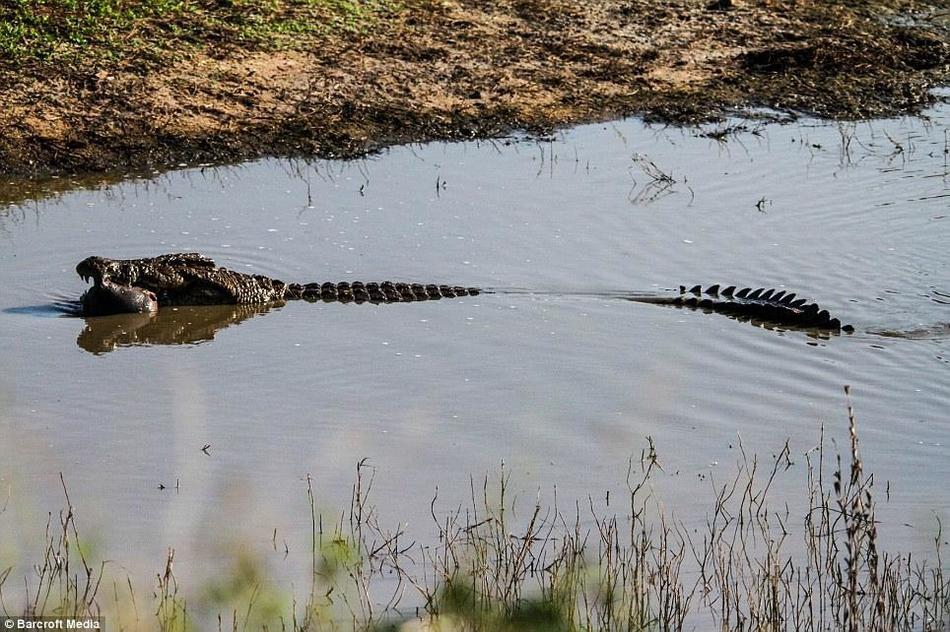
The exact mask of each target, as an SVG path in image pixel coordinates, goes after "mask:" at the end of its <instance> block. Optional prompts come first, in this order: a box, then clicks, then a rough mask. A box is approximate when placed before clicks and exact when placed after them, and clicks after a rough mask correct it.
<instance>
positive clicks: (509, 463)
mask: <svg viewBox="0 0 950 632" xmlns="http://www.w3.org/2000/svg"><path fill="white" fill-rule="evenodd" d="M928 116H929V118H928V119H900V120H889V121H876V122H872V123H865V124H858V125H835V124H824V123H817V122H802V123H795V124H790V125H785V126H780V125H757V124H756V123H754V122H742V121H732V122H731V123H730V124H731V125H740V126H742V129H735V130H734V132H735V133H729V134H727V135H726V136H725V138H724V139H723V140H721V141H720V140H716V139H713V138H709V137H704V136H703V135H701V132H703V131H705V132H718V131H723V130H724V129H725V127H720V128H708V129H706V130H694V129H687V130H679V129H668V128H659V127H649V126H645V125H644V124H642V123H641V122H639V121H637V120H629V121H623V122H617V123H613V124H604V125H589V126H584V127H579V128H576V129H573V130H570V131H567V132H565V133H563V134H560V135H559V136H557V137H556V138H554V139H551V140H550V141H546V142H540V143H539V142H534V141H514V142H512V141H505V142H502V141H499V142H489V143H468V144H451V145H442V144H433V145H427V146H421V147H399V148H394V149H392V150H390V151H387V152H386V153H384V154H383V155H380V156H378V157H374V158H372V159H368V160H363V161H357V162H349V163H334V162H314V163H310V164H307V163H300V162H287V161H278V160H265V161H260V162H255V163H248V164H244V165H240V166H235V167H216V168H212V167H206V168H188V169H182V170H180V171H175V172H172V173H168V174H165V175H161V176H158V177H155V178H154V179H144V178H134V179H130V180H126V181H123V182H120V183H118V184H114V185H110V186H106V187H103V188H100V189H96V190H77V191H73V192H70V193H64V194H57V195H56V196H55V197H51V198H48V199H39V200H37V201H35V202H28V203H23V204H20V205H17V206H12V207H9V208H7V209H5V210H0V345H2V349H3V351H4V353H3V357H2V359H0V442H2V444H3V445H4V446H7V454H6V455H5V457H6V458H4V459H3V460H2V465H0V475H2V484H3V487H4V489H3V493H4V495H5V496H6V497H7V501H6V507H7V509H6V511H5V512H4V514H3V515H0V520H2V521H3V522H4V529H5V530H6V532H7V533H8V534H11V537H10V538H5V540H6V542H5V544H6V548H5V550H3V551H0V554H2V555H5V556H6V557H11V558H12V559H13V560H14V561H21V562H22V561H35V560H36V558H37V557H38V555H39V554H40V548H39V547H38V545H37V544H36V542H37V538H38V537H39V536H41V535H42V534H41V531H42V527H43V525H44V524H45V516H46V512H47V511H54V512H55V511H56V510H58V508H60V507H62V506H63V499H62V492H61V489H60V485H59V473H60V472H62V473H63V476H64V477H65V479H66V481H67V483H68V485H69V488H70V497H71V499H72V503H73V505H74V506H76V508H77V511H78V512H79V513H78V516H79V520H80V524H81V526H84V527H85V528H86V531H87V533H86V535H87V537H89V536H90V534H92V535H91V538H92V539H93V540H94V541H95V542H96V543H97V546H98V547H99V550H100V551H101V552H102V554H103V556H105V557H111V558H113V559H118V560H122V561H123V563H124V564H126V566H127V567H128V568H130V569H133V572H138V571H139V570H142V572H143V573H144V572H148V573H154V572H156V571H157V570H159V569H160V568H161V565H162V561H163V559H164V552H165V549H166V547H168V546H173V547H175V548H176V550H177V554H176V562H177V570H178V573H179V576H180V578H183V579H187V578H188V577H190V576H203V574H204V573H210V572H213V571H214V569H215V568H216V565H217V564H220V563H223V562H222V560H224V559H225V557H226V555H225V554H226V553H227V552H229V551H230V549H229V548H228V547H229V546H231V545H232V544H234V543H242V544H247V545H250V546H253V547H261V548H263V549H265V550H269V549H270V547H271V544H272V539H274V538H275V536H274V530H275V529H276V530H277V536H276V541H278V542H279V541H280V540H286V541H287V542H288V543H289V546H290V549H291V555H290V556H289V557H288V559H287V560H281V559H280V558H281V557H282V554H283V548H282V547H281V551H280V554H281V555H280V556H278V558H277V561H276V562H275V564H276V566H275V570H274V572H275V573H276V575H277V576H278V577H300V576H301V573H305V572H306V569H307V567H308V566H307V565H308V563H309V557H308V555H309V553H304V552H305V551H308V550H309V549H308V548H307V547H308V544H307V538H308V537H309V533H310V524H309V512H308V509H307V508H306V503H307V496H306V476H307V475H308V474H311V475H312V476H313V480H314V485H315V491H316V495H317V501H318V504H319V506H320V507H321V508H324V509H327V510H330V511H334V510H340V509H343V508H344V507H346V506H347V502H348V498H349V492H350V485H351V483H352V481H353V479H354V473H355V467H356V463H357V462H358V461H359V460H360V459H362V458H368V459H369V460H370V461H369V462H370V463H371V464H372V465H374V466H375V467H376V468H377V469H376V471H377V478H376V481H375V484H374V494H375V500H376V504H377V506H378V507H379V511H380V516H381V520H382V521H383V522H389V523H395V522H397V521H403V522H409V523H410V530H411V531H413V532H414V535H415V536H416V537H419V538H424V537H426V536H433V537H434V534H435V530H434V528H433V527H432V526H431V525H430V523H431V518H430V517H429V505H430V500H431V499H432V497H433V495H434V493H435V489H436V487H437V486H438V489H439V492H438V493H439V505H438V507H437V508H438V509H439V510H440V511H442V510H448V509H450V508H451V507H453V506H455V505H457V504H458V503H459V502H461V501H463V500H464V499H465V498H466V497H467V494H468V490H469V477H470V476H475V477H476V478H478V477H480V476H482V475H483V474H485V473H491V472H497V471H498V467H499V464H500V463H501V462H504V463H505V464H506V468H507V470H509V471H510V472H511V473H512V477H513V483H514V484H515V485H517V486H518V488H519V489H520V490H521V492H522V493H523V494H524V495H526V496H528V497H532V496H533V494H534V493H535V491H536V490H537V489H538V488H540V489H542V490H546V491H548V492H549V491H550V490H551V489H553V487H554V486H555V485H556V486H557V490H558V497H559V502H560V501H566V503H567V504H570V503H572V502H573V501H572V500H571V499H574V498H581V499H583V498H586V497H587V495H588V494H591V495H593V496H594V497H597V498H600V497H603V496H604V494H605V491H606V490H608V489H619V488H622V486H623V482H624V476H625V474H626V470H627V461H628V459H630V458H631V457H633V458H635V459H637V458H639V455H640V452H641V450H643V449H644V447H645V446H646V437H647V436H650V437H652V438H653V440H654V441H655V443H656V446H657V449H658V451H659V454H660V458H661V463H662V464H663V468H664V474H663V476H661V479H660V481H658V483H657V485H658V488H659V489H660V491H661V492H662V495H663V497H664V500H665V502H666V503H667V504H668V505H669V506H670V507H671V508H672V509H673V510H674V511H676V512H677V514H678V515H680V516H682V517H684V519H685V520H687V521H690V520H699V519H701V518H702V516H703V513H704V512H705V511H706V510H707V509H709V508H710V505H711V500H710V483H709V479H708V476H707V475H708V474H710V473H712V475H713V477H714V478H718V479H723V478H728V477H729V476H730V475H731V474H732V473H733V472H734V470H735V463H736V461H737V459H738V458H739V455H738V446H739V444H740V441H741V445H742V446H743V447H744V449H745V450H746V452H747V453H750V454H760V455H763V456H764V457H767V456H768V455H771V454H774V453H776V452H777V451H779V450H780V449H781V447H782V444H783V442H784V441H785V440H786V438H787V439H789V441H790V445H791V449H792V454H793V460H795V461H796V466H795V467H793V468H792V470H791V471H790V473H788V474H786V475H785V476H784V478H780V480H779V481H777V483H776V486H775V490H774V491H773V492H772V493H773V494H775V497H776V499H777V503H778V504H782V503H786V502H788V503H789V504H790V505H791V506H792V507H799V506H801V503H802V502H805V500H806V498H805V488H804V484H803V477H804V467H803V459H802V454H803V453H804V452H805V451H807V450H809V449H810V448H812V447H813V446H814V445H815V444H816V443H817V441H818V438H819V436H820V432H821V428H822V426H824V428H825V432H826V435H828V436H830V437H832V438H836V439H837V440H838V441H839V442H840V445H841V446H842V447H844V446H845V445H846V436H847V413H846V399H845V396H844V393H843V388H842V387H843V386H844V385H845V384H850V385H852V387H853V397H852V401H853V403H854V405H855V408H856V412H857V416H858V420H859V428H860V433H861V442H862V443H861V446H862V451H863V455H864V459H865V467H866V468H867V469H869V470H871V471H874V472H875V474H876V481H877V485H878V489H879V494H878V496H879V500H881V501H882V502H883V501H884V492H883V490H884V488H885V485H886V486H887V489H888V491H889V498H888V500H887V502H886V503H884V505H883V506H882V507H881V508H879V511H878V516H877V517H878V518H879V519H881V520H882V525H881V532H882V534H883V535H885V536H886V542H885V545H886V546H888V547H892V548H894V549H898V550H902V551H913V552H915V553H922V554H926V553H927V552H928V551H929V550H930V549H931V548H932V543H933V535H934V534H935V531H936V522H935V519H934V516H935V515H936V516H938V517H940V518H942V519H943V521H944V523H950V510H948V507H950V486H948V481H950V422H948V412H947V411H948V410H950V366H948V365H950V349H948V340H950V333H948V327H947V323H948V322H950V304H948V302H950V254H948V248H947V244H948V243H950V240H948V237H950V208H948V207H950V170H948V154H947V151H948V139H947V132H946V129H947V124H948V123H950V106H948V105H942V106H939V107H938V108H937V109H935V110H934V111H932V112H930V113H929V115H928ZM648 161H649V162H648ZM650 163H652V165H654V166H651V165H650ZM654 169H655V171H654ZM661 173H662V174H666V175H668V176H670V177H671V178H672V180H673V181H672V182H670V181H664V180H663V179H662V178H661V179H655V178H654V177H651V174H652V176H655V177H659V176H660V174H661ZM16 186H17V185H16V184H15V183H14V184H11V185H7V187H8V191H7V193H9V189H15V188H16ZM173 251H200V252H202V253H205V254H207V255H209V256H211V257H213V258H214V259H215V260H216V261H217V262H218V263H219V264H222V265H226V266H228V267H232V268H235V269H238V270H242V271H248V272H254V273H262V274H267V275H271V276H276V277H279V278H282V279H284V280H288V281H289V280H293V281H304V282H306V281H325V280H335V281H341V280H356V279H360V280H383V279H395V280H418V281H422V282H436V283H443V282H445V283H453V284H456V283H457V284H463V285H478V286H484V287H494V288H501V289H503V290H504V289H509V290H516V289H517V290H530V291H529V292H520V291H519V292H511V293H504V292H503V293H501V294H486V295H482V296H478V297H469V298H464V299H453V300H443V301H438V302H429V303H417V304H410V305H378V306H374V305H368V304H367V305H340V304H322V303H321V304H307V303H303V302H301V303H292V304H288V305H286V306H284V307H275V308H272V309H269V310H268V309H264V310H250V311H244V310H234V309H232V308H230V307H226V308H211V309H195V310H182V311H180V312H178V313H171V314H167V315H163V320H162V321H160V322H157V323H154V322H145V321H143V322H137V321H135V320H134V319H129V318H118V319H112V320H109V319H105V320H102V321H96V322H93V321H90V323H89V324H86V323H84V321H83V320H82V319H77V318H66V317H63V316H62V313H61V312H60V311H58V310H57V309H56V308H55V307H54V305H55V304H56V303H57V302H62V301H65V300H69V299H74V298H75V297H77V296H78V295H79V294H80V293H81V292H82V291H83V289H84V284H83V283H82V281H81V280H80V279H79V278H78V277H77V276H76V275H75V273H74V271H73V268H74V266H75V264H76V263H77V262H78V261H79V260H80V259H82V258H84V257H86V256H88V255H90V254H101V255H105V256H110V257H115V258H121V257H138V256H146V255H156V254H160V253H164V252H173ZM680 283H686V284H693V283H703V284H707V283H730V284H732V283H734V284H742V285H751V286H755V287H760V286H765V287H781V288H787V289H789V290H792V291H795V292H798V293H799V294H800V295H802V296H807V297H811V298H814V299H817V300H819V301H820V302H821V303H822V305H823V306H824V307H826V308H828V309H829V310H830V311H831V312H832V314H833V315H838V316H840V317H841V318H842V320H844V321H846V322H850V323H852V324H854V326H855V327H856V330H857V331H856V332H855V333H854V334H852V335H841V336H832V337H830V338H826V339H821V338H815V337H810V336H808V335H806V334H805V333H802V332H795V331H788V332H783V331H770V330H764V329H761V328H758V327H755V326H753V325H750V324H748V323H741V322H737V321H734V320H730V319H728V318H724V317H721V316H717V315H713V314H703V313H697V312H689V311H683V310H676V309H672V308H665V307H659V306H653V305H641V304H636V303H630V302H627V301H623V300H618V299H616V298H612V296H613V295H614V294H616V293H618V292H624V291H657V290H659V289H661V288H670V287H675V286H677V285H678V284H680ZM265 312H266V313H265ZM206 444H210V448H209V449H208V452H209V454H207V455H206V454H204V453H203V452H202V447H203V446H205V445H206ZM160 486H164V487H165V489H159V487H160ZM176 488H177V489H176ZM528 502H529V503H530V502H531V501H530V498H529V501H528ZM793 513H794V512H793ZM798 515H800V513H799V514H798ZM295 552H299V553H300V555H297V556H295V555H294V553H295ZM146 576H147V575H146Z"/></svg>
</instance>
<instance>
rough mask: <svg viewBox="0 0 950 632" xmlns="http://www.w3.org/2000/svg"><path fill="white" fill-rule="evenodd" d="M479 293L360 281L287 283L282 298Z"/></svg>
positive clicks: (389, 298)
mask: <svg viewBox="0 0 950 632" xmlns="http://www.w3.org/2000/svg"><path fill="white" fill-rule="evenodd" d="M480 292H481V290H480V289H479V288H477V287H463V286H460V285H435V284H431V283H430V284H427V285H423V284H421V283H395V282H393V281H382V282H379V283H377V282H370V283H363V282H361V281H353V282H352V283H351V282H347V281H341V282H339V283H331V282H326V283H307V284H304V285H301V284H298V283H291V284H289V285H288V286H287V287H286V289H285V291H284V297H285V298H286V299H287V300H295V299H302V300H305V301H309V302H311V303H315V302H317V301H323V302H326V303H330V302H334V301H336V302H340V303H412V302H416V301H436V300H439V299H442V298H454V297H456V296H476V295H478V294H479V293H480Z"/></svg>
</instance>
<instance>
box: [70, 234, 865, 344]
mask: <svg viewBox="0 0 950 632" xmlns="http://www.w3.org/2000/svg"><path fill="white" fill-rule="evenodd" d="M76 272H77V273H78V274H79V276H80V277H82V278H83V279H84V280H86V281H90V280H91V281H92V282H93V285H92V287H91V288H90V289H89V290H88V291H87V292H86V293H85V294H83V296H82V298H81V300H80V302H81V306H82V307H81V313H82V315H84V316H101V315H107V314H116V313H149V314H154V313H156V312H157V311H158V309H159V308H160V307H162V306H177V305H227V304H231V305H260V304H283V303H285V302H286V301H291V300H305V301H310V302H316V301H324V302H332V301H339V302H342V303H349V302H353V303H365V302H370V303H403V302H413V301H427V300H438V299H442V298H454V297H458V296H476V295H478V294H481V293H504V290H497V289H481V288H477V287H466V286H459V285H437V284H421V283H403V282H392V281H383V282H374V283H363V282H359V281H354V282H346V281H343V282H339V283H334V282H324V283H306V284H299V283H284V282H283V281H280V280H278V279H273V278H270V277H267V276H263V275H260V274H245V273H243V272H236V271H234V270H229V269H227V268H223V267H220V266H218V265H216V264H215V263H214V261H213V260H211V259H210V258H208V257H205V256H204V255H201V254H199V253H174V254H167V255H161V256H158V257H148V258H143V259H108V258H105V257H88V258H86V259H84V260H83V261H81V262H80V263H79V265H77V266H76ZM620 298H624V299H626V300H630V301H634V302H639V303H652V304H658V305H669V306H673V307H681V308H690V309H698V310H704V311H708V312H714V313H718V314H725V315H727V316H730V317H733V318H736V319H740V320H752V321H754V322H757V323H762V324H767V325H778V326H783V327H795V328H803V329H813V330H821V331H830V332H846V333H850V332H852V331H854V328H853V327H852V326H851V325H845V324H842V323H841V321H840V320H839V319H838V318H835V317H832V316H831V315H830V314H829V313H828V311H827V310H824V309H821V307H819V305H818V304H817V303H814V302H810V301H808V300H806V299H803V298H798V297H797V296H796V295H795V294H794V293H791V292H786V291H784V290H773V289H766V288H759V289H753V288H742V289H739V288H737V287H736V286H728V287H722V286H720V285H710V286H705V287H704V286H701V285H695V286H692V287H689V288H687V286H682V285H681V286H679V290H678V291H673V292H670V293H644V294H624V295H622V296H621V297H620Z"/></svg>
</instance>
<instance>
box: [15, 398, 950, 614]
mask: <svg viewBox="0 0 950 632" xmlns="http://www.w3.org/2000/svg"><path fill="white" fill-rule="evenodd" d="M848 412H849V415H848V417H849V424H850V447H849V450H848V452H847V454H846V456H847V457H848V458H847V459H846V460H845V462H844V463H842V460H841V457H840V455H839V456H838V457H837V459H836V460H834V461H833V462H828V460H826V452H825V438H824V436H822V437H821V439H820V440H819V442H818V445H817V446H816V447H815V448H814V449H812V450H810V451H809V452H808V453H806V454H805V455H804V459H805V463H806V466H807V474H808V478H807V480H808V489H807V498H808V510H807V513H805V515H804V516H800V517H799V516H794V515H790V514H789V509H788V505H787V504H786V503H783V502H778V503H775V502H774V501H772V502H771V503H770V502H769V500H770V499H769V490H770V488H771V487H772V485H773V483H774V481H775V480H776V478H777V477H778V476H780V475H781V473H782V472H783V471H784V470H786V469H788V468H789V467H791V465H792V461H791V457H792V455H791V452H790V449H789V446H788V444H787V443H786V444H785V446H784V447H783V448H782V449H781V450H780V451H779V453H778V454H777V455H775V456H774V457H773V458H772V459H771V461H770V462H769V463H767V464H766V463H760V462H759V460H758V459H757V458H755V457H751V456H749V455H747V454H746V453H745V452H744V450H743V451H741V458H740V460H739V462H738V469H737V471H736V473H735V476H734V477H733V478H731V479H730V480H728V481H725V482H722V483H714V484H713V489H714V496H713V498H714V500H713V502H712V504H711V506H710V507H709V509H708V513H707V517H706V520H705V524H704V526H703V527H702V528H700V529H687V528H686V527H685V526H684V525H683V524H682V523H681V522H679V521H678V520H677V519H676V518H675V516H673V515H672V514H671V513H669V512H667V511H665V510H664V509H663V508H662V505H661V504H660V503H659V502H658V500H657V499H656V498H655V497H654V495H653V492H652V491H651V483H650V481H651V476H653V475H654V473H655V471H657V470H658V468H659V456H658V454H657V452H656V450H655V448H654V446H653V444H652V441H650V442H648V447H647V448H646V449H645V450H644V451H643V452H642V453H641V454H640V456H639V458H638V459H633V460H631V463H630V468H629V470H628V472H627V494H626V498H625V499H623V501H622V502H621V503H620V505H621V506H622V508H620V509H619V510H618V508H617V506H616V503H615V504H614V505H611V503H610V502H609V499H608V503H607V507H606V508H598V507H596V506H595V505H596V503H595V502H594V501H593V500H592V499H591V500H590V501H589V502H588V504H587V506H586V507H582V506H581V505H575V506H573V507H571V508H570V509H569V510H565V509H564V508H562V507H559V506H558V504H557V499H556V497H555V500H554V501H553V503H544V502H542V501H541V499H540V497H539V499H538V500H537V501H536V502H535V503H534V504H533V505H532V506H528V507H525V506H524V503H518V502H517V501H514V500H512V498H511V497H510V491H509V490H510V485H511V481H510V474H509V473H508V472H506V471H505V468H504V467H502V469H501V472H500V475H499V476H498V477H497V478H495V479H494V480H489V478H486V479H485V480H484V481H483V483H482V484H481V485H480V486H476V485H474V484H473V485H472V489H471V502H470V504H469V505H468V506H465V507H457V508H455V509H454V510H449V511H444V510H441V509H439V508H438V495H436V498H434V499H433V501H432V518H433V522H434V526H435V527H436V531H437V536H438V539H437V543H435V544H431V545H425V544H421V543H419V542H418V541H415V540H413V539H412V537H410V536H409V535H408V534H407V533H405V531H404V529H403V527H401V526H400V527H397V528H396V529H395V530H391V529H388V528H386V527H385V526H383V525H382V523H381V522H380V516H379V515H378V514H377V513H376V511H375V510H374V508H373V505H372V501H371V492H372V487H373V470H372V468H371V467H369V466H368V465H367V464H366V463H365V462H363V463H360V464H359V465H358V466H357V474H356V482H355V483H354V485H353V489H352V497H351V498H352V499H351V504H350V507H349V509H348V510H347V511H346V512H344V513H343V514H342V515H340V516H337V517H335V518H332V522H327V521H326V520H327V518H328V517H326V516H323V515H320V514H319V513H318V512H317V510H316V508H315V502H314V495H313V488H312V484H311V483H310V481H309V479H308V495H309V500H310V516H309V519H310V524H311V533H312V537H311V546H310V550H309V552H308V555H309V556H310V559H309V560H308V564H309V565H310V570H311V572H310V576H311V579H312V582H311V586H310V589H309V591H308V593H307V594H305V595H291V594H287V593H286V592H285V591H281V590H280V589H279V588H278V587H277V586H276V585H275V584H273V583H271V582H269V581H268V579H267V578H266V576H265V574H264V572H263V570H262V566H261V565H260V564H258V563H257V562H256V561H255V559H254V558H253V557H251V556H249V555H248V554H247V553H246V552H245V553H243V554H241V555H239V556H238V557H237V559H236V563H235V567H234V570H233V573H231V574H230V575H228V576H226V577H224V578H222V579H220V580H218V581H216V582H214V583H213V584H212V585H209V586H206V587H205V588H204V589H203V590H199V591H197V592H190V591H187V590H186V589H185V588H183V587H181V586H179V584H178V582H177V580H176V578H175V573H174V559H175V552H174V550H171V549H170V550H169V551H168V555H167V560H166V562H165V564H164V567H163V568H162V569H161V571H160V572H159V573H158V574H157V576H156V579H155V585H154V586H153V589H152V591H151V594H150V595H148V592H149V591H146V590H143V589H142V587H134V586H133V583H132V581H131V580H130V579H129V578H127V577H126V578H123V577H117V576H115V574H114V572H112V570H110V568H107V564H106V562H98V561H94V560H93V559H92V558H91V556H90V555H89V554H88V553H86V552H84V550H83V547H82V546H81V539H80V537H79V529H78V526H77V518H76V514H75V511H74V509H73V507H72V505H71V504H70V503H69V496H68V493H67V495H66V501H67V508H66V509H64V510H63V511H62V512H61V513H60V515H59V517H58V519H57V520H54V521H51V523H50V524H49V525H48V527H47V535H46V548H45V551H44V552H43V555H42V556H41V560H40V561H39V563H37V564H36V565H35V566H34V569H33V572H32V573H29V574H28V575H27V577H26V578H25V581H24V582H23V583H22V584H21V585H22V586H24V588H23V589H22V590H20V589H17V588H15V586H16V585H17V584H18V583H19V582H17V581H13V579H14V574H15V573H14V571H13V569H10V568H8V569H6V570H5V571H3V572H2V574H0V604H2V607H3V610H4V612H3V614H17V615H20V614H25V615H35V616H39V615H46V616H50V615H58V616H65V615H72V616H105V617H106V620H107V622H108V625H109V626H110V628H109V629H114V630H137V629H160V630H192V629H209V628H212V627H217V628H218V629H235V630H237V629H267V630H324V629H351V628H357V629H364V630H445V631H450V630H510V631H515V630H551V631H555V630H588V629H589V630H595V629H598V630H599V629H630V630H675V629H683V628H692V627H716V628H719V629H723V630H725V629H729V630H828V629H835V630H849V631H858V630H945V629H946V628H947V626H948V625H950V576H948V574H947V569H946V566H945V562H944V561H943V558H942V547H943V546H945V544H946V543H945V542H944V538H945V535H944V534H943V531H942V527H941V525H940V523H939V519H938V522H937V525H936V533H935V537H934V554H933V556H932V558H931V559H930V560H916V559H912V557H911V555H909V554H900V553H897V554H895V553H891V552H888V551H887V550H885V549H884V548H882V543H881V541H880V538H879V537H878V531H877V522H876V520H875V497H874V494H873V491H874V480H873V476H872V475H870V474H868V473H866V472H865V470H864V464H863V462H862V460H861V456H860V452H859V447H858V433H857V428H856V421H855V417H854V414H853V412H852V411H851V409H850V407H849V411H848ZM63 488H64V492H65V490H66V486H65V484H64V487H63ZM776 504H777V505H778V506H776ZM525 510H526V511H525ZM796 540H797V543H796V542H795V541H796ZM275 542H276V540H275ZM275 546H276V544H275ZM11 592H13V593H17V592H19V593H20V594H17V595H15V596H14V595H11Z"/></svg>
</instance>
